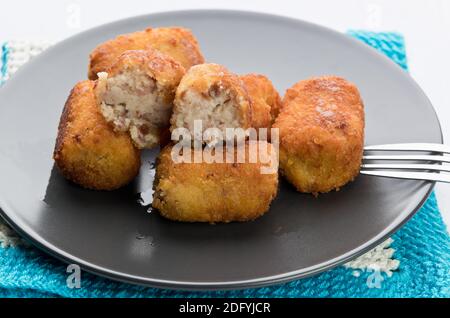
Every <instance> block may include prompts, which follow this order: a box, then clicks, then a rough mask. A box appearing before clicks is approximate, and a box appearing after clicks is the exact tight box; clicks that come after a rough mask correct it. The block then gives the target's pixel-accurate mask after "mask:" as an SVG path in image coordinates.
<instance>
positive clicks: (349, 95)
mask: <svg viewBox="0 0 450 318" xmlns="http://www.w3.org/2000/svg"><path fill="white" fill-rule="evenodd" d="M274 128H278V129H279V135H280V150H279V151H280V172H281V174H283V175H284V176H285V177H286V178H287V179H288V181H290V182H291V183H292V184H293V185H294V186H295V187H296V188H297V190H298V191H300V192H306V193H313V194H318V193H325V192H329V191H331V190H333V189H336V190H338V189H339V188H340V187H342V186H344V185H345V184H346V183H348V182H350V181H352V180H353V179H354V178H355V177H356V176H357V175H358V173H359V170H360V165H361V159H362V153H363V146H364V109H363V102H362V100H361V97H360V94H359V91H358V89H357V87H356V86H355V85H353V84H352V83H350V82H348V81H346V80H345V79H343V78H340V77H335V76H326V77H317V78H312V79H309V80H304V81H300V82H298V83H297V84H295V85H294V86H293V87H292V88H290V89H288V90H287V92H286V95H285V97H284V99H283V105H282V109H281V112H280V115H279V116H278V118H277V119H276V122H275V124H274Z"/></svg>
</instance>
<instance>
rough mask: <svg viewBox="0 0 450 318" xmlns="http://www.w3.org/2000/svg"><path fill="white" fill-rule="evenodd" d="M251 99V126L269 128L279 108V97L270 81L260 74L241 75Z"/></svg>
mask: <svg viewBox="0 0 450 318" xmlns="http://www.w3.org/2000/svg"><path fill="white" fill-rule="evenodd" d="M240 78H241V80H242V81H243V82H244V86H245V88H246V89H247V93H248V95H249V97H250V101H251V109H252V127H254V128H270V127H271V126H272V124H273V123H274V121H275V118H277V116H278V113H279V111H280V108H281V98H280V95H279V94H278V92H277V90H276V89H275V87H274V86H273V84H272V82H271V81H270V80H269V79H268V78H267V77H266V76H264V75H261V74H247V75H241V76H240Z"/></svg>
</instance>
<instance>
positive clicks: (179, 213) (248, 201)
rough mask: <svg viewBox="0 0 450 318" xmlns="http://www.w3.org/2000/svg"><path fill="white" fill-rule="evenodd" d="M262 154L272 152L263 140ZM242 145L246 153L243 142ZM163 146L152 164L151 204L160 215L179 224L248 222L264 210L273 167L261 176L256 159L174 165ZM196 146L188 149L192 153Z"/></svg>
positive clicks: (274, 179)
mask: <svg viewBox="0 0 450 318" xmlns="http://www.w3.org/2000/svg"><path fill="white" fill-rule="evenodd" d="M265 146H266V147H267V154H271V153H273V151H275V150H274V149H273V148H272V146H271V144H269V143H266V144H265ZM240 147H245V151H246V153H247V154H248V151H249V147H248V144H246V145H245V146H244V145H241V146H240ZM172 149H173V146H172V145H169V146H167V147H165V148H164V149H163V150H162V152H161V153H160V155H159V158H158V161H157V166H156V177H155V184H154V190H155V192H154V195H153V204H152V206H153V207H154V208H156V209H158V210H159V212H160V213H161V215H162V216H164V217H166V218H168V219H171V220H175V221H183V222H209V223H217V222H226V223H227V222H232V221H250V220H254V219H256V218H258V217H260V216H261V215H263V214H264V213H266V212H267V211H268V210H269V207H270V203H271V202H272V200H273V199H274V198H275V196H276V193H277V188H278V169H277V167H275V169H274V171H272V173H269V174H262V173H261V167H263V166H267V165H268V164H267V163H264V162H262V161H260V160H258V161H257V162H255V163H252V161H251V160H249V159H248V158H249V157H248V156H247V157H246V158H247V159H246V160H245V161H244V162H242V163H226V162H224V163H217V162H216V163H206V162H203V163H175V162H174V161H173V160H172V156H171V152H172ZM198 151H201V150H191V153H190V155H192V156H194V155H195V153H196V152H198Z"/></svg>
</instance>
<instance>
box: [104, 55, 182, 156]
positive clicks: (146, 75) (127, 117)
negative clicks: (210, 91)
mask: <svg viewBox="0 0 450 318" xmlns="http://www.w3.org/2000/svg"><path fill="white" fill-rule="evenodd" d="M184 73H185V71H184V67H183V66H181V65H180V64H179V63H178V62H176V61H175V60H173V59H172V58H171V57H169V56H167V55H165V54H162V53H161V52H158V51H156V50H145V51H144V50H134V51H126V52H124V53H123V54H121V55H120V56H119V57H118V59H117V61H116V62H115V63H114V64H113V65H112V67H111V68H109V70H108V73H106V72H103V73H99V79H98V85H97V98H98V100H99V101H100V109H101V112H102V114H103V116H104V117H105V119H106V120H107V121H108V122H110V123H111V124H112V125H113V126H114V128H115V129H116V130H117V131H129V132H130V135H131V138H132V139H133V141H134V143H135V145H136V146H137V147H138V148H140V149H142V148H153V147H155V146H157V145H159V143H160V136H161V134H162V133H163V131H164V130H166V129H168V128H169V120H170V116H171V115H172V107H173V99H174V96H175V90H176V88H177V86H178V84H179V82H180V80H181V78H182V77H183V75H184Z"/></svg>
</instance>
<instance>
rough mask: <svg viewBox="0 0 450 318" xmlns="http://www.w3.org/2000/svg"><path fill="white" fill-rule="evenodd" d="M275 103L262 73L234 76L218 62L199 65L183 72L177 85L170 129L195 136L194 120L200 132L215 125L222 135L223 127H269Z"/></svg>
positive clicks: (274, 98)
mask: <svg viewBox="0 0 450 318" xmlns="http://www.w3.org/2000/svg"><path fill="white" fill-rule="evenodd" d="M279 105H280V97H279V95H278V93H277V92H276V90H275V88H274V87H273V85H272V83H271V82H270V81H269V79H267V78H266V77H265V76H263V75H256V74H249V75H244V76H238V75H236V74H234V73H232V72H230V71H228V69H226V68H225V67H224V66H221V65H218V64H212V63H210V64H200V65H196V66H193V67H192V68H191V69H190V70H189V71H187V73H186V75H185V76H184V77H183V79H182V80H181V82H180V85H179V86H178V88H177V91H176V95H175V101H174V111H173V115H172V118H171V120H170V122H171V131H174V130H175V129H176V128H186V129H188V130H189V131H190V132H191V138H195V139H199V136H194V132H195V129H194V123H195V121H201V123H202V132H204V131H205V130H206V129H208V128H217V129H219V130H220V131H221V132H222V134H223V135H225V133H226V129H227V128H242V129H243V130H246V129H247V128H270V127H271V125H272V123H273V121H274V118H275V116H276V114H277V112H278V109H279V107H280V106H279ZM231 137H233V136H231Z"/></svg>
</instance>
